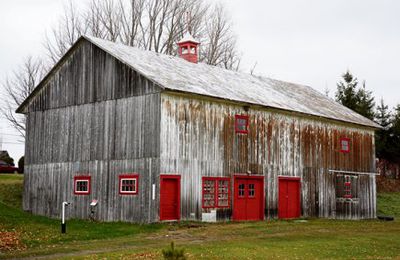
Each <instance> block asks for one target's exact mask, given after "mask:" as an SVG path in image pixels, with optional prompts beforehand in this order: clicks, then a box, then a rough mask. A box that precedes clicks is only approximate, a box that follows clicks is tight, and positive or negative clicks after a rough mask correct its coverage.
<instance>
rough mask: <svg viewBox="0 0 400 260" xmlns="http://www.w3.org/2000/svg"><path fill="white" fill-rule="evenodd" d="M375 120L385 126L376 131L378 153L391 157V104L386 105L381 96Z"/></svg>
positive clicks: (378, 155)
mask: <svg viewBox="0 0 400 260" xmlns="http://www.w3.org/2000/svg"><path fill="white" fill-rule="evenodd" d="M375 122H376V123H378V124H379V125H380V126H382V127H383V128H382V129H379V130H377V131H376V132H375V140H376V141H375V148H376V155H377V157H378V158H385V159H389V157H390V148H389V146H390V145H391V144H390V140H391V128H390V125H391V114H390V111H389V106H387V105H385V102H384V101H383V98H381V100H380V104H379V105H378V106H377V108H376V113H375Z"/></svg>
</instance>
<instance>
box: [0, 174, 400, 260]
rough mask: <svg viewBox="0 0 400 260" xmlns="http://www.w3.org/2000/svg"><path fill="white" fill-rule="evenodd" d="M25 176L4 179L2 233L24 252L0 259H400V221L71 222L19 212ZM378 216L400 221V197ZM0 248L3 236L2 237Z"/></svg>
mask: <svg viewBox="0 0 400 260" xmlns="http://www.w3.org/2000/svg"><path fill="white" fill-rule="evenodd" d="M22 178H23V176H22V175H1V174H0V232H1V231H12V232H15V233H16V234H18V236H19V238H20V240H21V241H22V243H23V244H24V245H25V248H19V250H13V251H4V252H2V253H0V258H8V257H15V258H21V257H25V256H42V255H49V257H50V258H52V259H54V258H61V259H70V258H73V259H98V258H103V259H121V258H125V259H135V258H138V259H147V258H155V259H160V258H161V257H162V255H161V250H162V249H163V248H166V247H168V245H169V244H170V242H171V241H175V244H176V246H177V247H183V248H185V252H186V255H187V256H188V258H189V259H265V258H283V259H288V258H290V259H292V258H299V259H327V258H329V259H332V258H345V259H378V258H380V259H391V258H399V257H400V242H399V241H400V222H399V221H398V220H396V221H392V222H385V221H377V220H369V221H336V220H327V219H310V220H307V221H305V222H304V221H296V220H292V221H277V220H274V221H264V222H251V223H234V222H230V223H217V224H204V223H192V222H190V223H189V222H181V223H179V224H151V225H138V224H129V223H120V222H118V223H94V222H90V221H83V220H70V221H68V226H67V234H60V223H59V220H57V219H49V218H46V217H41V216H34V215H31V214H29V213H26V212H23V211H22V210H21V191H22ZM378 212H379V214H384V215H393V216H395V217H397V218H399V217H400V193H384V194H379V196H378ZM0 241H1V237H0Z"/></svg>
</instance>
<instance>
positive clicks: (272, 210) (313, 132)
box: [160, 93, 376, 219]
mask: <svg viewBox="0 0 400 260" xmlns="http://www.w3.org/2000/svg"><path fill="white" fill-rule="evenodd" d="M161 102H162V105H161V106H162V109H161V111H162V112H161V142H160V144H161V165H160V167H161V172H162V173H178V174H181V176H182V180H181V181H182V190H181V199H182V203H181V205H182V208H181V212H182V218H183V219H189V218H190V214H191V213H194V214H195V215H196V217H197V218H198V219H201V213H202V208H201V177H202V176H218V177H221V176H228V177H232V175H233V174H235V173H246V172H248V171H251V172H252V174H258V175H264V176H265V196H266V205H265V206H266V218H276V217H277V210H278V191H277V187H278V185H277V181H278V176H279V175H285V176H299V177H301V179H302V215H303V216H306V217H327V218H334V217H336V212H337V205H336V197H335V175H334V174H330V173H329V172H328V170H329V169H335V170H347V171H362V172H374V170H375V163H374V160H375V156H374V153H375V152H374V132H373V131H372V130H370V129H363V128H358V127H355V126H353V125H350V124H347V125H346V124H337V123H335V122H332V121H328V120H317V119H313V118H311V117H308V118H306V117H302V116H301V117H300V116H298V115H294V114H290V113H282V112H279V111H271V110H267V109H262V108H250V109H249V111H248V112H246V111H245V109H244V107H243V106H239V105H235V104H233V103H231V104H229V103H224V102H222V101H218V100H215V99H201V98H199V97H193V96H188V95H178V94H176V93H175V94H174V93H163V94H162V97H161ZM236 114H247V115H249V118H250V126H249V134H247V135H242V134H235V130H234V120H235V115H236ZM340 137H349V138H351V147H352V148H351V152H350V153H341V152H339V150H340V147H339V145H340V144H339V140H340ZM374 178H375V177H366V178H364V177H363V178H359V179H362V182H361V183H360V190H359V194H358V196H359V200H360V210H359V211H360V214H359V215H357V217H360V218H373V217H375V207H376V205H375V204H376V202H375V197H376V191H375V188H374V187H375V180H374ZM232 201H233V200H232ZM218 215H224V218H226V214H218ZM339 216H340V217H346V218H347V217H348V218H354V216H353V215H346V214H342V213H340V214H339Z"/></svg>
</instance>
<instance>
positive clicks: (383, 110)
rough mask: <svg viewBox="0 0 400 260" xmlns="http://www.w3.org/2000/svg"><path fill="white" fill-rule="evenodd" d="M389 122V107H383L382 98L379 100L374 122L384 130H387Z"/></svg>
mask: <svg viewBox="0 0 400 260" xmlns="http://www.w3.org/2000/svg"><path fill="white" fill-rule="evenodd" d="M390 121H391V114H390V111H389V106H388V105H385V102H384V100H383V98H381V100H380V104H379V105H378V106H377V107H376V113H375V122H376V123H378V124H379V125H381V126H382V127H383V128H384V129H389V126H390V123H391V122H390Z"/></svg>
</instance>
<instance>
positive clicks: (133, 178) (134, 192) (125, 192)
mask: <svg viewBox="0 0 400 260" xmlns="http://www.w3.org/2000/svg"><path fill="white" fill-rule="evenodd" d="M124 180H134V184H133V187H134V189H135V190H134V191H123V190H122V186H123V185H122V182H123V181H124ZM137 180H138V178H137V177H124V178H121V179H119V182H120V183H119V193H120V194H137V185H138V183H137Z"/></svg>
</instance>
